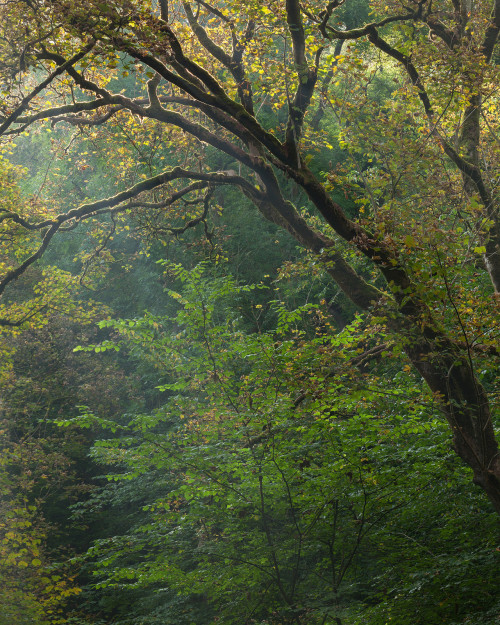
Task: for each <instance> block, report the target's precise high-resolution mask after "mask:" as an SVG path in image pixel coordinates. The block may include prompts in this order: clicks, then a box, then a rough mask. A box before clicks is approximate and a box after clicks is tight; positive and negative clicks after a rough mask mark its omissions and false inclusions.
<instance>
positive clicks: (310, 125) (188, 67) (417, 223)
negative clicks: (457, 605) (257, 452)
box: [0, 0, 500, 512]
mask: <svg viewBox="0 0 500 625" xmlns="http://www.w3.org/2000/svg"><path fill="white" fill-rule="evenodd" d="M372 11H373V14H374V18H373V19H374V21H373V22H371V23H369V24H363V25H358V27H353V28H346V26H345V24H346V22H347V21H349V20H347V19H345V20H344V19H343V14H342V8H341V7H340V3H339V2H335V1H334V2H328V3H323V2H318V1H313V0H311V1H310V2H307V3H305V4H300V3H299V2H298V1H296V0H286V1H280V2H272V3H267V2H253V1H250V2H245V3H241V2H238V1H226V2H214V3H207V2H204V1H202V0H199V1H198V2H171V3H167V2H161V3H160V11H159V14H158V11H157V10H155V9H154V8H151V6H150V4H149V3H148V2H142V1H140V0H137V1H131V0H130V1H128V2H109V3H106V4H105V5H103V4H102V3H101V2H98V1H97V0H96V1H95V2H90V3H87V4H86V5H85V7H82V8H79V7H75V6H74V3H72V2H64V1H55V2H38V1H36V0H26V1H21V0H20V1H19V2H4V3H2V21H3V23H4V39H3V43H2V71H3V75H4V84H5V85H6V88H5V89H4V97H5V100H4V104H3V119H2V123H1V124H0V132H1V133H2V134H3V136H4V137H7V138H8V137H9V136H13V135H14V136H15V135H17V134H19V133H21V132H31V131H32V130H33V129H34V128H35V127H36V126H37V125H38V124H43V123H44V122H46V121H49V122H50V124H51V125H52V126H57V125H59V124H62V123H66V124H70V125H71V126H72V127H75V128H77V129H79V130H80V131H81V132H98V131H99V130H100V129H101V127H104V126H105V125H109V127H111V128H113V124H115V128H119V127H120V124H123V123H130V124H131V126H130V128H132V129H133V132H134V133H137V132H138V129H139V127H142V126H143V125H146V127H147V128H150V132H151V133H153V135H154V133H156V136H161V137H162V141H161V142H162V145H163V147H164V149H165V150H167V151H168V158H169V159H171V160H170V162H172V160H175V158H176V157H177V159H178V160H177V165H176V166H175V167H173V168H172V167H169V168H168V169H162V167H161V162H162V161H161V159H160V158H158V160H157V162H156V161H155V162H154V164H153V167H154V169H155V171H154V175H150V176H148V175H147V174H146V173H145V171H144V169H143V168H141V167H140V166H138V165H140V162H138V163H137V162H135V163H134V162H132V163H131V165H132V168H127V162H126V159H122V161H121V163H120V164H119V166H123V167H125V169H124V171H120V170H118V171H119V174H120V175H119V182H118V184H119V185H120V186H119V187H118V192H117V193H116V194H115V195H113V196H112V197H108V198H105V199H98V200H95V201H91V200H90V199H89V200H88V201H84V202H83V203H78V202H75V203H74V206H73V207H71V208H69V210H66V211H63V212H59V213H58V214H54V213H52V212H51V209H50V206H49V207H48V208H47V211H46V215H44V216H43V217H37V218H34V219H33V218H31V217H30V215H29V214H28V213H26V212H24V213H22V212H19V211H16V210H12V209H11V207H9V209H8V210H4V212H3V214H2V216H1V219H2V227H3V231H4V236H6V237H16V236H18V233H19V232H20V233H21V235H20V236H25V235H26V234H27V235H29V234H31V235H32V237H31V248H28V251H27V252H26V253H25V256H24V257H22V258H21V260H19V261H17V260H15V259H12V258H11V259H10V265H9V266H6V268H5V271H4V276H3V278H2V281H1V282H0V294H2V295H3V294H4V293H6V292H7V291H6V289H7V287H9V286H10V285H12V283H14V282H15V281H16V280H17V279H18V278H19V277H20V276H22V275H23V274H25V273H26V272H27V271H28V270H29V269H30V267H31V266H32V265H34V263H35V262H36V261H38V260H39V259H40V258H41V257H42V256H43V254H44V253H45V252H46V250H47V248H48V247H49V244H50V243H51V241H52V240H53V238H54V237H55V236H56V235H59V234H60V233H62V232H63V231H64V230H65V229H68V228H73V227H76V226H77V225H78V224H79V223H82V222H85V221H86V220H89V219H93V218H95V217H96V216H100V215H103V214H108V215H109V214H110V215H111V216H112V218H113V220H115V219H116V218H117V216H118V215H120V214H121V213H124V212H126V211H130V210H132V209H134V207H142V208H143V209H147V210H149V211H159V210H165V215H166V218H167V229H169V230H170V231H171V232H172V233H174V234H176V233H177V234H178V233H180V232H183V231H185V230H186V229H187V228H190V227H194V226H195V225H197V224H199V223H202V222H203V221H204V220H206V217H207V214H208V213H209V211H210V200H211V197H212V195H213V189H214V188H218V187H220V186H225V185H232V186H235V187H237V188H238V189H240V191H241V192H242V193H243V194H244V195H245V196H246V197H247V198H249V199H250V200H251V201H252V202H253V204H254V205H255V206H256V207H257V209H258V210H259V211H260V213H261V214H262V215H263V217H264V218H266V219H268V220H271V221H272V222H274V223H275V224H278V225H279V226H280V227H282V228H285V229H286V230H287V231H288V232H289V233H290V234H291V235H292V236H293V237H294V238H295V239H296V240H297V241H298V242H299V243H300V244H301V245H303V246H304V247H306V248H307V249H308V250H310V251H311V252H312V253H313V254H314V255H316V257H317V260H318V261H319V262H321V263H322V266H323V267H324V270H325V271H326V272H328V273H329V274H330V275H331V277H332V278H333V279H334V280H335V282H336V283H337V284H338V286H339V287H340V288H341V289H342V291H343V292H344V293H345V294H346V295H347V297H348V298H349V299H350V300H351V301H352V302H353V303H354V304H355V306H357V307H358V308H359V309H361V310H367V311H372V312H373V313H374V314H375V315H376V316H378V317H379V318H380V319H381V320H382V322H383V323H385V324H386V326H387V328H388V329H389V330H390V332H391V333H392V336H393V337H395V339H396V340H397V341H399V342H400V344H401V345H402V346H403V348H404V350H405V352H406V354H407V357H408V359H409V361H410V362H411V364H412V365H413V366H414V367H415V368H416V369H417V371H418V372H419V373H420V375H421V376H422V377H423V378H424V379H425V381H426V383H427V385H428V387H429V388H430V389H431V391H432V392H433V393H435V395H436V396H437V397H439V398H440V401H441V406H442V410H443V414H444V416H445V418H446V420H447V422H448V424H449V426H450V429H451V432H452V435H453V443H454V448H455V451H456V453H457V454H458V455H459V456H460V457H461V458H462V460H464V461H465V462H466V463H467V464H468V465H469V466H470V467H471V469H472V471H473V474H474V481H475V483H477V484H478V485H480V486H481V488H482V489H483V490H484V491H485V492H486V494H487V495H488V497H489V499H490V500H491V502H492V504H493V505H494V506H495V508H496V510H497V511H498V512H500V455H499V451H498V444H497V441H496V439H495V434H494V428H493V422H492V410H493V409H494V407H495V406H494V404H491V403H490V398H489V397H488V393H487V390H485V388H484V387H483V385H482V384H481V379H480V375H479V374H478V369H477V363H478V362H479V361H481V359H482V358H483V357H485V359H486V360H487V359H488V358H491V357H496V356H497V355H498V352H497V350H496V347H495V346H494V341H495V340H496V323H497V321H496V320H497V310H496V305H497V300H498V292H499V289H500V278H499V273H500V254H499V242H500V226H499V221H498V202H497V200H496V195H495V194H496V186H495V185H496V182H495V181H496V180H497V177H498V172H497V170H496V162H497V161H498V159H497V155H498V145H499V144H498V137H497V116H495V113H496V111H497V99H496V95H495V92H494V88H493V85H494V84H495V80H496V79H497V78H498V76H497V74H498V69H497V66H496V63H495V59H496V55H497V48H496V46H497V39H498V32H499V29H500V6H499V4H498V0H495V1H492V2H481V3H478V4H476V5H475V6H474V7H470V6H468V4H467V3H466V2H459V1H458V0H457V1H456V2H452V3H451V4H450V5H449V6H448V4H447V3H446V2H442V3H439V4H435V3H433V4H430V3H426V2H425V1H421V2H412V3H411V4H410V6H408V7H406V6H400V5H399V4H398V3H397V2H394V3H389V4H387V3H382V4H380V5H379V3H377V2H375V3H373V5H372ZM14 24H16V26H17V27H16V28H14V27H13V26H14ZM19 25H20V27H19ZM345 41H348V42H351V43H352V44H353V45H351V44H349V47H348V49H345V52H344V54H343V55H341V54H340V52H341V51H342V49H343V48H342V47H341V46H340V43H339V42H345ZM382 58H383V60H381V59H382ZM380 67H381V68H382V69H379V68H380ZM375 69H376V70H377V71H378V72H379V73H380V71H382V70H383V71H384V72H386V73H388V75H389V79H390V80H393V81H395V82H394V84H395V85H396V87H397V88H396V90H394V89H389V88H388V87H387V84H386V83H384V84H385V88H386V91H387V95H386V96H385V97H384V95H383V90H382V93H381V94H380V93H379V94H376V95H377V97H372V95H373V85H372V83H374V80H375V73H376V71H375ZM117 72H118V75H119V74H120V73H121V74H130V73H133V74H134V77H135V86H134V90H130V89H129V90H128V91H127V90H125V92H123V90H121V89H114V84H113V80H111V79H112V78H113V77H115V78H116V76H117ZM342 73H344V74H345V76H346V78H344V79H342V78H341V77H342ZM334 75H338V76H340V79H339V80H334V79H333V76H334ZM350 79H352V80H353V81H354V83H355V84H354V85H353V87H352V88H351V89H349V80H350ZM342 90H343V91H344V92H342ZM49 93H50V94H51V95H50V96H49V95H48V94H49ZM49 97H50V103H49V102H48V101H47V99H48V98H49ZM325 107H326V108H325ZM330 108H331V112H330V110H329V109H330ZM310 109H312V111H314V112H315V113H317V115H311V112H312V111H311V110H310ZM320 109H322V110H321V111H320ZM374 110H375V111H376V112H377V113H376V114H377V116H376V117H375V118H374V117H373V115H372V113H373V111H374ZM322 116H323V121H322V124H323V125H324V126H325V127H327V122H326V118H328V123H331V124H336V135H337V137H336V140H338V141H339V143H340V145H341V146H344V147H345V148H346V149H347V150H349V151H350V152H351V157H352V158H353V159H354V160H355V161H356V159H357V160H358V169H357V170H354V173H355V176H353V171H352V170H351V171H348V172H347V175H344V172H343V171H342V169H339V170H338V171H333V170H330V171H325V172H323V173H322V172H321V171H320V170H318V169H321V165H320V166H319V167H317V166H316V165H315V149H316V148H317V146H318V145H330V144H331V142H332V141H333V140H335V137H334V136H333V133H330V134H328V133H323V132H322V131H321V130H318V128H317V123H318V120H319V121H321V117H322ZM335 116H336V117H337V120H335ZM353 117H354V118H355V119H356V120H358V123H357V125H355V127H354V128H352V126H351V125H348V124H350V119H351V118H353ZM127 120H128V121H127ZM315 123H316V128H315ZM358 130H359V131H360V132H357V131H358ZM356 133H357V135H356ZM353 134H354V135H356V136H354V137H353V138H352V139H351V137H352V136H353ZM377 134H378V136H379V137H380V136H384V137H386V141H385V142H384V141H377V140H376V138H377ZM136 136H137V137H139V136H142V135H140V134H137V135H136ZM367 139H369V140H370V141H369V142H370V143H371V145H370V146H369V149H367V146H368V142H367ZM141 141H142V143H141V145H142V147H144V145H147V142H148V141H149V139H142V140H141ZM408 155H409V158H407V157H408ZM402 156H405V157H406V158H405V159H404V160H402ZM360 159H361V162H359V160H360ZM139 161H140V159H139ZM398 161H400V162H401V164H404V165H405V166H404V167H402V168H401V170H400V171H398V168H397V167H394V165H395V163H397V162H398ZM214 163H217V165H216V167H217V169H216V170H214V166H213V165H214ZM136 165H137V166H136ZM326 169H328V166H327V167H326ZM134 177H135V179H139V181H138V182H135V180H134ZM287 180H288V181H291V182H292V183H293V185H295V186H296V188H297V189H298V190H299V192H300V194H301V195H299V198H300V200H299V201H303V200H302V198H307V206H308V207H309V209H310V210H311V211H312V213H313V214H316V215H317V216H319V217H320V220H319V221H318V219H312V220H310V219H308V218H307V217H306V216H305V215H304V214H303V213H302V212H301V211H300V210H298V208H297V207H296V206H295V205H294V204H293V203H292V201H291V199H290V197H291V194H290V188H291V187H290V183H289V182H287ZM184 181H188V184H186V185H185V186H182V184H184ZM353 182H354V184H353ZM434 183H436V184H434ZM339 189H340V190H342V189H343V190H344V191H345V193H346V195H349V194H350V193H354V194H356V197H357V200H358V206H359V213H358V215H353V214H348V212H347V211H346V210H345V209H344V208H343V206H342V203H343V202H342V201H341V200H338V199H334V197H336V198H338V197H339V195H340V197H342V195H341V194H339V193H337V195H334V193H333V192H334V191H335V190H337V191H338V190H339ZM187 197H191V198H195V199H197V201H199V202H201V206H202V207H203V208H202V209H201V212H198V213H197V214H193V212H192V211H191V212H190V211H189V209H188V210H187V211H186V212H185V213H184V215H182V212H179V213H178V215H179V216H181V217H182V216H184V217H185V219H184V221H183V222H181V223H177V224H176V223H175V222H174V223H172V221H171V220H172V218H173V217H175V215H176V213H175V211H173V210H172V208H171V207H172V206H173V202H174V201H176V200H179V199H181V198H187ZM304 201H305V200H304ZM188 206H191V205H190V204H188ZM408 207H410V208H408ZM430 209H431V210H430ZM169 221H170V223H168V222H169ZM39 233H40V234H41V236H42V240H41V242H39V241H37V236H38V235H39ZM27 238H28V239H30V237H27ZM481 256H482V258H483V261H484V263H483V264H482V265H481V264H480V263H479V260H480V258H481ZM457 263H459V266H460V271H458V269H456V268H455V265H456V264H457ZM484 277H489V279H490V282H491V284H492V286H493V293H491V292H490V293H488V290H487V287H486V286H485V280H484ZM472 279H473V280H474V281H475V283H476V284H477V288H476V289H475V290H474V293H473V297H471V296H470V294H468V293H467V288H466V287H465V286H464V282H461V283H460V280H472ZM473 307H480V309H481V318H480V319H476V318H474V322H473V323H469V321H468V319H469V318H468V315H469V313H468V312H467V311H468V310H471V311H472V308H473ZM19 321H20V320H19V319H18V318H17V319H16V318H14V319H13V318H9V317H6V318H4V319H3V321H2V323H3V324H4V325H6V326H9V325H13V324H16V323H18V322H19ZM492 326H493V327H492ZM486 368H488V367H486ZM488 375H490V373H488Z"/></svg>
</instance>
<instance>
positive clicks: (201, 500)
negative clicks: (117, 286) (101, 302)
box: [74, 265, 495, 625]
mask: <svg viewBox="0 0 500 625" xmlns="http://www.w3.org/2000/svg"><path fill="white" fill-rule="evenodd" d="M167 269H168V271H169V272H171V273H172V272H173V274H174V275H175V276H176V278H177V279H178V280H179V282H180V286H181V288H180V289H178V290H175V291H173V290H172V291H170V295H171V297H172V298H173V299H174V300H175V301H176V302H177V304H178V312H177V314H176V315H175V316H174V317H173V318H171V319H170V320H169V319H166V318H161V317H154V316H152V315H148V316H146V317H144V318H142V319H136V320H124V321H107V322H103V323H102V324H101V326H106V327H112V328H113V330H114V331H115V332H117V335H118V336H117V341H116V342H115V343H110V342H109V341H104V343H102V344H100V345H96V346H92V347H89V348H85V349H86V350H87V349H93V350H94V351H96V352H97V353H99V352H100V351H102V350H105V349H109V348H112V349H114V348H115V346H116V347H119V348H120V349H127V350H130V353H131V354H133V355H134V357H135V358H143V359H144V358H146V359H147V360H148V361H150V362H151V364H154V365H156V366H157V368H158V371H159V375H160V376H161V379H162V383H161V385H160V387H159V388H160V390H161V391H163V393H164V395H165V397H166V399H165V403H164V405H163V406H162V408H160V409H158V410H157V411H155V412H154V413H152V414H139V415H127V416H126V418H125V420H122V421H121V423H120V425H118V427H117V426H116V425H115V424H113V423H106V422H105V421H104V420H103V419H100V418H99V417H97V416H93V415H92V414H89V413H87V414H86V415H85V416H84V417H83V421H82V424H87V425H90V424H92V423H95V424H100V425H101V426H102V427H107V428H108V429H109V428H111V429H112V431H116V433H117V436H115V437H114V438H111V439H107V440H102V441H98V442H97V443H96V445H95V447H94V451H93V456H94V458H95V459H96V460H97V461H98V462H100V463H102V464H105V465H108V467H109V470H110V471H112V472H111V473H109V474H108V480H110V481H111V482H115V483H116V486H113V487H112V488H111V487H108V489H107V492H108V493H110V494H111V496H112V497H113V499H116V496H115V495H113V494H112V493H113V492H115V489H118V490H116V493H117V495H118V497H120V498H121V501H122V503H121V504H114V505H115V506H117V505H118V507H117V510H119V509H120V506H124V505H125V504H124V496H125V495H126V493H129V494H132V497H131V501H132V502H135V504H134V509H135V512H134V513H133V516H131V517H130V519H129V521H128V522H126V523H125V525H126V526H127V527H122V529H121V532H122V533H121V535H120V534H118V535H115V536H113V537H112V538H111V537H110V538H103V539H101V540H99V541H97V542H96V543H95V545H94V547H92V549H91V550H90V552H89V554H88V557H89V558H90V561H91V562H93V569H94V575H95V577H96V588H98V589H103V592H104V593H105V594H104V596H112V590H113V589H116V592H117V593H118V596H122V597H124V596H126V594H127V593H132V594H131V596H136V594H137V593H139V594H140V593H141V590H142V591H143V592H145V593H146V595H145V596H146V597H148V596H151V597H153V596H154V594H151V593H154V592H155V591H156V597H157V599H156V601H157V602H158V603H156V607H157V609H160V608H158V604H161V601H162V600H163V605H164V610H166V611H167V612H166V613H167V614H168V612H169V610H173V613H174V614H175V615H176V618H178V619H179V622H184V620H183V618H190V617H189V614H191V612H189V611H188V612H187V613H186V606H187V605H189V604H191V605H195V606H196V605H200V601H201V602H202V603H203V602H206V603H207V608H206V610H205V619H206V620H207V622H208V621H209V622H212V620H211V619H212V618H213V617H212V616H211V615H212V614H213V615H217V619H213V622H216V620H217V622H222V623H227V624H232V623H235V624H236V623H240V622H241V621H244V620H246V619H252V620H253V621H255V622H266V623H276V624H281V623H292V622H298V623H302V622H307V623H324V622H326V623H330V622H332V623H333V622H335V619H336V618H340V619H342V622H344V620H343V619H344V618H345V619H346V621H345V622H347V623H350V622H352V623H358V622H359V623H361V622H366V621H363V619H365V618H366V615H367V614H368V613H370V614H371V615H372V616H370V618H373V623H378V622H379V621H378V620H377V619H381V620H380V623H382V622H385V621H386V619H387V618H389V616H391V617H392V620H394V622H398V623H399V622H400V623H401V625H402V624H403V623H408V622H409V621H408V620H409V619H410V620H411V621H412V622H415V623H422V624H423V623H429V622H432V621H433V620H435V622H446V623H452V622H455V620H454V619H455V618H458V617H460V618H462V616H467V615H470V614H474V613H475V612H476V611H477V610H480V611H481V610H485V609H487V608H489V607H491V606H492V603H493V601H494V598H495V592H494V581H493V580H494V576H492V577H491V578H489V579H491V580H492V581H491V583H489V582H488V583H487V584H486V585H485V586H483V590H482V593H481V596H480V599H479V598H478V595H477V594H476V593H475V592H473V591H472V589H473V587H474V584H475V583H477V580H478V579H479V578H480V577H481V576H482V575H483V574H485V572H486V571H489V572H490V573H491V570H492V566H493V567H494V559H495V551H494V542H493V541H494V519H493V517H492V516H491V515H490V514H488V512H487V510H486V509H485V508H484V506H482V505H481V504H480V503H479V502H478V501H476V500H475V497H472V496H471V501H470V504H468V505H465V504H464V503H461V502H460V499H457V501H456V502H455V501H454V500H455V498H458V496H459V492H460V490H461V489H463V488H464V484H465V482H466V480H467V479H468V477H467V475H466V473H464V471H463V469H461V467H459V466H458V465H457V462H456V461H455V460H454V458H453V457H452V456H450V454H449V452H448V450H447V445H446V433H445V432H446V430H445V427H444V425H443V424H442V423H441V422H440V421H439V420H437V419H436V417H435V406H434V402H433V400H432V397H431V396H426V395H425V393H423V392H422V388H421V385H420V382H419V380H418V379H417V378H414V379H413V380H411V382H408V381H407V377H405V376H403V374H402V372H401V366H402V365H401V363H400V358H401V357H400V353H399V350H398V349H396V348H390V349H388V350H387V351H386V352H385V353H384V358H385V360H384V362H382V363H381V364H380V365H379V366H378V367H377V368H375V369H374V368H373V367H372V366H371V365H368V367H366V366H365V367H364V370H363V357H365V358H366V356H364V352H365V347H366V344H365V345H364V346H363V341H366V335H365V334H364V332H363V330H364V325H365V323H364V321H363V319H362V318H361V317H359V318H357V319H356V320H355V321H354V322H353V323H352V324H350V325H349V326H348V327H347V328H345V329H344V331H343V332H341V333H340V334H338V333H333V332H332V331H331V328H330V326H329V322H328V320H326V321H325V325H322V326H318V324H317V320H318V316H319V317H320V316H321V311H320V310H318V309H317V308H316V307H313V306H312V305H305V306H302V307H301V308H299V309H296V310H292V311H290V310H288V309H287V308H286V306H285V305H284V304H283V303H282V302H278V301H275V302H273V303H272V304H271V306H272V308H273V309H274V311H275V315H276V319H277V325H276V329H275V330H274V331H273V332H268V333H256V334H250V335H248V334H245V333H244V332H242V331H241V329H240V328H241V315H240V314H239V311H238V307H239V302H241V300H242V299H244V298H245V297H246V296H247V294H248V293H249V292H251V291H252V290H254V289H252V287H241V286H239V285H237V284H236V283H235V282H234V281H231V280H230V279H228V278H220V277H218V276H215V277H210V275H209V274H208V270H207V268H206V267H205V266H203V265H200V266H198V267H196V268H195V269H193V270H191V271H186V270H184V269H183V268H181V267H180V266H173V265H167ZM172 328H175V330H174V331H172ZM365 365H366V363H365ZM360 367H361V368H362V370H363V373H362V374H360V371H359V368H360ZM380 374H383V375H384V376H388V375H392V377H393V383H392V385H391V388H390V389H388V388H387V386H386V385H385V379H384V378H383V377H379V375H380ZM74 421H76V422H78V419H75V420H74ZM417 440H418V441H420V442H419V444H418V445H417V444H416V443H417ZM443 473H447V474H448V477H447V478H444V479H443V477H442V475H443ZM155 476H156V477H155ZM152 480H153V481H154V486H152ZM104 492H106V490H105V491H104ZM119 493H121V495H119ZM138 497H139V500H138ZM141 499H142V502H143V503H142V510H143V514H140V513H139V510H138V509H137V505H138V503H139V501H141ZM96 501H97V500H96ZM117 501H119V500H117ZM125 509H126V508H125ZM416 519H418V522H415V520H416ZM465 522H466V523H467V526H468V527H469V528H470V530H469V532H468V533H467V534H465V535H463V527H462V525H463V523H465ZM478 524H479V525H480V526H481V527H482V532H481V535H478V534H477V533H474V531H473V528H474V527H475V526H477V525H478ZM403 551H404V554H405V556H404V558H402V553H403ZM473 554H474V555H473ZM431 571H432V572H431ZM468 588H470V589H471V590H468ZM110 593H111V594H110ZM175 595H177V596H180V597H184V601H185V603H184V604H182V603H181V604H180V605H177V607H173V606H174V603H173V597H174V596H175ZM402 597H404V599H403V598H402ZM145 605H147V601H146V602H145V603H144V602H143V603H142V604H141V607H140V608H138V611H137V612H135V611H134V610H132V614H129V616H128V617H127V616H126V615H124V614H121V615H120V616H119V622H120V623H124V624H125V623H136V622H137V623H141V622H142V620H141V619H142V618H149V619H151V620H146V621H145V622H148V623H156V622H157V621H156V620H155V619H156V617H155V616H154V611H152V612H151V613H150V614H149V616H147V617H145V616H144V612H141V610H145V607H144V606H145ZM153 605H154V602H153ZM182 605H184V608H182V607H181V606H182ZM373 605H375V607H373ZM169 606H170V607H169ZM183 610H184V611H183ZM212 611H213V612H212ZM159 613H160V614H164V612H162V611H161V609H160V612H159ZM141 614H142V616H141ZM182 614H184V616H181V615H182ZM393 614H397V615H399V616H397V618H399V620H395V618H396V617H395V616H393ZM361 615H362V616H361ZM191 618H192V615H191ZM134 619H135V620H134ZM205 619H202V621H200V620H197V621H196V622H205ZM359 619H361V620H359ZM419 619H420V620H419ZM166 622H170V621H168V620H167V621H166ZM457 622H458V621H457Z"/></svg>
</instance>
